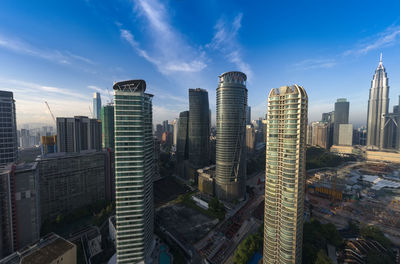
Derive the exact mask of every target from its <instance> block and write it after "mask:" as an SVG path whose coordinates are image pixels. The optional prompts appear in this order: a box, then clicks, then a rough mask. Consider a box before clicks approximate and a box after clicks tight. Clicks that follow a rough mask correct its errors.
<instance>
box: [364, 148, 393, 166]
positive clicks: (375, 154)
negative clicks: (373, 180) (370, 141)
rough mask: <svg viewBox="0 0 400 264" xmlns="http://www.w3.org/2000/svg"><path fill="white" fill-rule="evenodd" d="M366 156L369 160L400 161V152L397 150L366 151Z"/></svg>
mask: <svg viewBox="0 0 400 264" xmlns="http://www.w3.org/2000/svg"><path fill="white" fill-rule="evenodd" d="M365 158H366V159H367V160H376V161H387V162H393V163H400V153H399V152H395V151H393V152H392V151H374V150H367V151H365Z"/></svg>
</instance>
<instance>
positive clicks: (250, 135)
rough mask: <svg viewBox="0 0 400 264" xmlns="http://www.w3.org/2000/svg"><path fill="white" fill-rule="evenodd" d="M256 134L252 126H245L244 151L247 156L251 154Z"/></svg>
mask: <svg viewBox="0 0 400 264" xmlns="http://www.w3.org/2000/svg"><path fill="white" fill-rule="evenodd" d="M255 139H256V133H255V130H254V127H253V125H246V148H247V149H246V151H247V154H253V151H254V145H255Z"/></svg>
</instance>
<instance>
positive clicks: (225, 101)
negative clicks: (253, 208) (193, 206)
mask: <svg viewBox="0 0 400 264" xmlns="http://www.w3.org/2000/svg"><path fill="white" fill-rule="evenodd" d="M246 79H247V77H246V75H245V74H244V73H242V72H227V73H224V74H221V76H219V85H218V88H217V143H216V178H215V182H216V186H215V188H216V195H217V197H218V199H222V200H226V201H234V200H240V199H243V198H244V196H245V191H246V182H245V181H246V112H247V111H246V110H247V88H246Z"/></svg>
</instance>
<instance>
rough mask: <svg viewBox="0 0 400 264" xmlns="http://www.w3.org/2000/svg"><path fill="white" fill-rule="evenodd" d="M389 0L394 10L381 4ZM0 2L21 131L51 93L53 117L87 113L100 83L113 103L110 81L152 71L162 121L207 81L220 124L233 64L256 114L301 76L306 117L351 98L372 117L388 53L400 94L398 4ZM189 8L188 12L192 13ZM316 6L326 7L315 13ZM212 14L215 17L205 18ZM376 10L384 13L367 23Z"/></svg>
mask: <svg viewBox="0 0 400 264" xmlns="http://www.w3.org/2000/svg"><path fill="white" fill-rule="evenodd" d="M261 5H263V4H261ZM389 5H390V6H391V7H392V8H391V9H390V10H388V9H387V8H385V6H389ZM0 6H1V8H0V18H1V19H2V21H5V22H6V24H7V27H5V26H1V25H0V57H1V58H2V60H4V61H7V62H8V63H7V65H5V64H3V65H1V68H0V72H1V74H0V88H1V89H2V90H8V91H13V92H14V97H15V100H16V110H17V115H18V116H19V118H18V119H17V123H18V128H19V129H20V128H21V124H23V123H28V122H35V123H44V124H53V122H52V119H51V116H50V114H49V113H48V110H47V109H46V106H45V104H44V101H45V100H46V101H48V102H49V105H50V107H51V109H52V111H53V112H54V113H55V115H56V116H74V115H86V116H91V114H90V112H89V106H91V95H92V93H93V92H100V93H101V96H102V97H103V104H106V103H107V102H108V101H110V100H112V95H111V94H112V84H113V81H120V80H124V79H132V78H143V79H146V80H147V82H148V87H149V89H150V90H151V92H152V93H154V94H156V95H157V96H156V97H155V100H154V121H155V123H159V122H161V121H162V120H165V119H168V120H173V119H174V118H177V117H178V116H179V112H181V111H184V110H186V109H188V104H189V102H188V98H187V90H188V89H189V88H197V87H201V88H204V89H206V90H207V91H208V92H209V97H210V108H211V111H212V124H215V113H216V112H215V103H216V102H215V98H216V96H215V93H216V85H215V81H216V79H217V76H218V75H219V74H221V73H222V72H225V71H227V70H240V71H243V72H244V73H245V74H246V75H248V76H249V82H248V85H247V86H248V89H249V106H251V107H252V114H253V119H257V118H258V117H262V116H264V115H265V107H266V101H267V91H268V90H269V89H270V88H272V87H277V86H279V85H281V84H282V83H287V84H290V83H302V84H303V85H304V86H305V87H307V90H308V94H309V102H310V105H309V109H310V111H309V112H310V115H309V120H310V121H317V120H319V119H320V114H321V113H322V112H328V111H330V110H332V108H333V104H334V102H335V101H336V99H337V98H342V97H345V98H347V99H348V101H349V102H350V104H351V111H350V120H349V121H350V123H354V124H355V125H356V126H358V125H361V124H363V125H365V124H366V122H365V121H366V118H367V113H366V112H367V104H368V90H369V87H370V78H371V74H373V72H374V70H375V69H376V65H377V63H378V61H379V53H380V52H383V61H384V64H385V67H386V69H387V72H388V75H389V76H392V77H391V79H390V82H391V91H390V95H389V97H390V98H396V97H397V96H398V95H399V94H400V78H396V76H397V74H396V73H397V72H398V71H399V70H400V65H397V64H396V62H397V61H398V60H399V57H400V53H399V47H398V45H396V44H397V43H399V39H400V27H399V25H398V24H399V23H398V15H397V14H396V12H395V10H397V8H396V7H398V6H399V3H396V2H394V1H388V3H387V5H382V6H381V5H380V6H378V7H377V6H376V5H375V4H373V5H372V3H371V4H368V3H366V4H364V5H363V6H359V5H356V4H355V3H354V4H352V3H350V4H349V3H347V4H346V6H347V8H346V9H345V10H343V9H341V8H340V7H341V5H340V4H338V3H334V4H325V5H324V6H322V7H321V6H318V5H315V3H313V2H309V3H306V4H304V5H301V6H300V5H298V4H296V3H294V2H293V3H292V4H291V9H287V6H285V5H282V4H276V3H275V4H273V5H268V8H269V9H268V10H270V13H271V16H270V17H268V18H267V19H264V16H261V15H260V13H259V12H261V10H263V9H264V8H257V9H254V8H250V7H245V6H242V5H239V4H238V3H230V5H229V6H228V7H226V5H224V3H212V2H207V1H205V2H201V3H196V4H195V6H191V5H190V6H189V4H188V3H186V2H182V1H175V2H166V3H163V2H160V1H156V0H151V1H147V2H146V1H139V0H138V1H120V2H117V3H112V4H111V3H110V4H107V3H96V2H93V1H82V2H71V3H46V4H44V3H43V4H42V3H30V2H28V1H26V2H24V4H21V2H19V3H13V2H11V1H4V2H2V3H1V5H0ZM189 7H190V10H193V12H192V13H191V14H190V16H189V15H188V14H187V12H184V10H186V9H187V8H189ZM317 7H319V8H322V10H321V11H320V12H318V14H317V13H316V12H313V8H314V9H315V8H317ZM356 8H357V12H354V10H355V9H356ZM308 9H310V11H308V12H312V14H313V15H312V16H310V18H307V19H304V20H302V21H296V25H295V26H293V21H292V20H291V19H288V20H287V21H284V20H277V19H276V17H275V16H276V15H274V14H280V13H282V12H283V10H285V12H286V11H287V13H288V17H290V14H291V13H292V12H293V13H298V12H302V11H304V10H308ZM55 10H57V12H54V11H55ZM167 10H168V12H167ZM221 10H223V11H221ZM258 10H260V11H258ZM205 11H207V13H208V14H209V16H208V19H207V20H206V21H203V20H202V21H203V22H202V23H197V21H198V20H201V19H202V14H203V13H204V12H205ZM71 12H73V13H74V15H73V18H74V19H72V20H71V17H70V13H71ZM44 14H45V15H44ZM338 14H339V15H338ZM372 15H373V16H374V17H380V19H379V20H371V19H370V17H371V16H372ZM261 17H262V18H263V19H261ZM314 20H318V21H319V23H318V25H315V23H313V21H314ZM48 21H51V22H52V27H51V28H49V27H47V23H48ZM192 21H193V22H192ZM349 22H351V23H349ZM26 24H29V25H30V27H29V29H28V28H26V27H25V25H26ZM4 25H5V24H4ZM260 29H261V33H260ZM333 29H334V30H333ZM195 32H196V33H195ZM54 35H57V36H58V37H57V38H53V36H54ZM49 36H51V37H49ZM78 39H79V40H78ZM155 42H157V43H159V45H154V44H153V43H155ZM125 57H129V58H130V59H129V60H124V58H125ZM127 61H129V62H127ZM107 87H108V91H107ZM321 87H322V88H321ZM321 90H322V91H323V92H321ZM38 92H39V93H38ZM393 103H395V102H394V101H393V100H392V101H391V104H390V107H389V108H390V109H391V108H392V106H393Z"/></svg>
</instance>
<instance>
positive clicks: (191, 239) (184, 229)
mask: <svg viewBox="0 0 400 264" xmlns="http://www.w3.org/2000/svg"><path fill="white" fill-rule="evenodd" d="M156 221H157V222H158V223H160V225H162V226H163V227H164V228H166V229H167V230H168V231H169V232H171V233H172V234H173V235H174V236H175V237H176V238H177V239H178V240H180V241H181V242H182V243H190V244H192V245H193V244H194V243H195V242H197V241H198V240H200V239H201V238H202V237H204V236H205V235H206V234H207V233H208V232H209V231H210V230H211V229H212V228H213V227H214V225H215V224H216V223H217V222H218V220H217V219H211V218H209V217H208V216H206V215H203V214H201V213H199V212H198V211H196V210H194V209H192V208H189V207H186V206H185V205H183V204H182V203H179V204H174V205H171V206H167V207H163V208H161V209H159V210H158V211H157V212H156Z"/></svg>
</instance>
